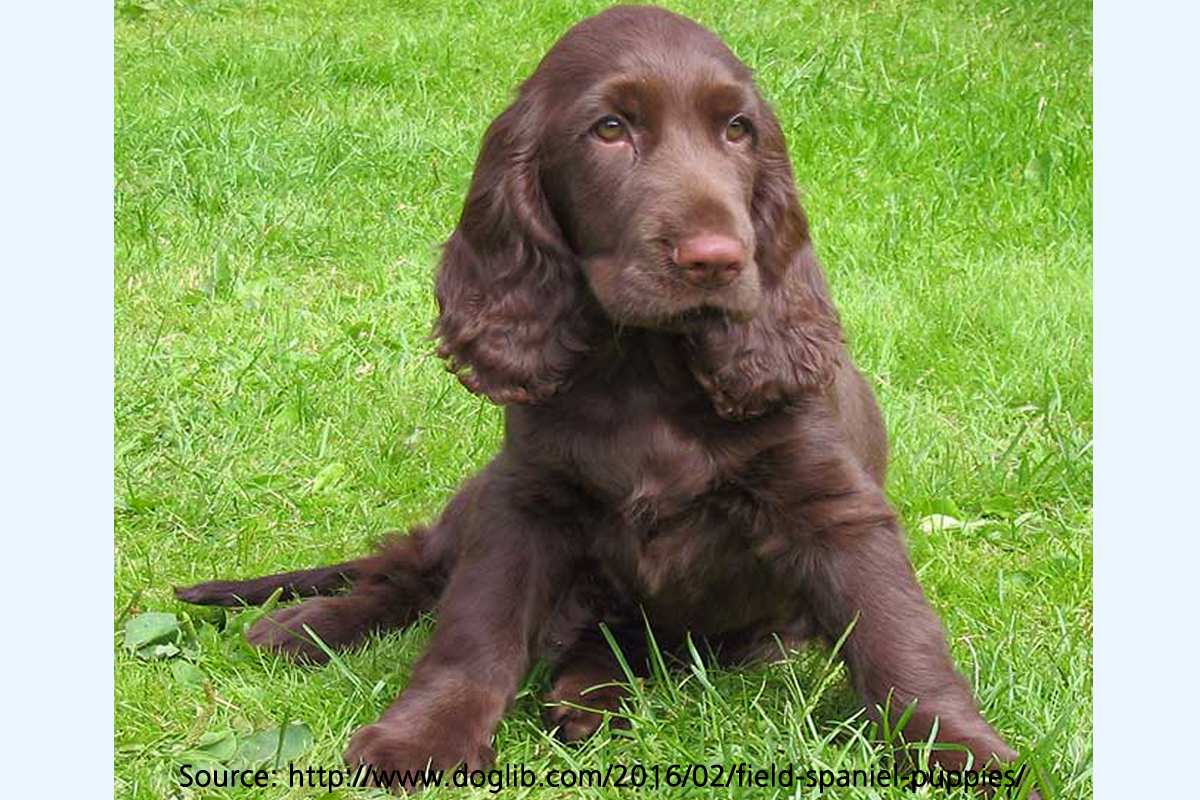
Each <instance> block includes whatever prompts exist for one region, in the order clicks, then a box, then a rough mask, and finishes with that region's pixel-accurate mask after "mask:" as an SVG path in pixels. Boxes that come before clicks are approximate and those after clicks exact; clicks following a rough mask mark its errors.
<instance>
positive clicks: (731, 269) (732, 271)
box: [671, 233, 746, 289]
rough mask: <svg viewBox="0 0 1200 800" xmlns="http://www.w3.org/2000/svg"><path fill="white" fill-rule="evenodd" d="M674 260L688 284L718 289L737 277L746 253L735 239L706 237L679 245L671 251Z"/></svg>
mask: <svg viewBox="0 0 1200 800" xmlns="http://www.w3.org/2000/svg"><path fill="white" fill-rule="evenodd" d="M671 260H672V261H674V262H675V263H676V264H677V265H678V266H679V267H680V268H682V270H683V276H684V277H685V278H686V279H687V280H688V282H689V283H694V284H695V285H697V286H702V287H704V288H707V289H715V288H717V287H720V286H725V285H726V284H728V283H729V282H730V281H732V280H733V279H734V278H736V277H737V276H738V273H739V272H741V271H742V265H743V264H744V262H745V260H746V251H745V249H744V248H743V247H742V243H741V242H739V241H738V240H737V239H735V238H733V237H732V236H722V235H720V234H715V233H703V234H700V235H698V236H689V237H688V238H686V239H682V240H681V241H679V243H678V244H676V245H675V249H674V250H672V251H671Z"/></svg>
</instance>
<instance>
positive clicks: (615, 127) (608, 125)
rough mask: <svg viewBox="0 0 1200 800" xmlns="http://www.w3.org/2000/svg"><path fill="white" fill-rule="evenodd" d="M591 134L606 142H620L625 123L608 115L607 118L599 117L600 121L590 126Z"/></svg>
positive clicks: (623, 135)
mask: <svg viewBox="0 0 1200 800" xmlns="http://www.w3.org/2000/svg"><path fill="white" fill-rule="evenodd" d="M592 133H594V134H596V136H598V137H600V138H601V139H603V140H604V141H606V142H616V141H620V140H621V139H623V138H624V137H625V123H624V122H622V121H621V118H620V117H614V116H613V115H611V114H609V115H608V116H607V117H601V119H600V121H599V122H597V123H596V124H595V125H593V126H592Z"/></svg>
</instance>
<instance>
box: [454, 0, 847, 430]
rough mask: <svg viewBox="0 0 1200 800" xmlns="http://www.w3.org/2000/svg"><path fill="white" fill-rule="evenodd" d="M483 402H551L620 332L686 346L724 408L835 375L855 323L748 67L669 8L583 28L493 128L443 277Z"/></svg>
mask: <svg viewBox="0 0 1200 800" xmlns="http://www.w3.org/2000/svg"><path fill="white" fill-rule="evenodd" d="M438 300H439V304H440V309H441V314H440V317H439V320H438V324H437V329H436V333H437V335H438V336H439V337H440V339H441V347H440V352H441V354H442V355H443V356H445V357H447V358H448V359H449V361H450V364H451V368H452V369H453V370H455V371H456V372H457V374H458V375H459V377H460V379H461V380H462V381H463V383H464V384H465V385H466V386H467V387H468V388H470V389H471V390H472V391H476V392H479V393H482V394H485V395H487V396H488V397H490V398H491V399H493V400H495V401H496V402H500V403H515V402H523V403H536V402H542V401H545V400H547V399H548V398H549V397H551V396H553V395H554V394H556V393H557V392H559V391H560V390H561V389H562V388H563V387H564V386H566V385H567V384H568V383H569V380H570V377H571V372H572V370H573V368H574V367H575V366H576V364H577V363H578V362H579V360H580V359H581V358H582V357H583V356H584V355H585V354H586V353H587V352H588V351H589V350H590V348H591V347H592V346H593V345H594V344H595V342H596V340H597V338H598V337H603V336H604V335H606V329H607V331H608V332H611V330H612V328H613V327H628V326H635V327H645V328H653V329H660V330H664V331H670V332H673V333H677V334H679V335H680V336H681V337H682V341H683V344H684V352H686V353H687V354H688V357H689V361H690V363H691V365H692V369H693V372H694V373H695V375H696V377H697V379H698V380H699V381H700V383H701V384H702V385H704V386H705V388H706V389H708V390H709V392H710V394H712V396H713V400H714V405H715V407H716V409H717V411H718V412H719V413H722V414H723V415H724V416H728V417H743V416H750V415H753V414H757V413H761V412H763V411H765V410H767V409H769V408H771V407H773V406H775V405H778V404H779V403H782V402H786V401H787V400H789V399H792V398H793V397H794V396H795V395H796V394H797V393H798V392H800V391H802V390H803V389H804V388H805V387H808V386H812V385H816V384H821V383H824V382H825V381H827V380H828V379H829V376H830V374H831V370H832V367H833V363H834V361H835V360H836V358H837V352H838V342H839V339H840V331H839V328H838V324H837V319H836V315H835V314H834V312H833V310H832V307H831V305H830V303H829V301H828V295H827V291H826V289H825V284H824V279H823V277H822V276H821V273H820V268H819V266H818V265H817V263H816V260H815V258H814V257H813V255H812V252H811V246H810V244H809V241H808V228H807V221H806V219H805V217H804V213H803V211H802V210H801V208H800V205H799V202H798V201H797V197H796V190H795V185H794V180H793V176H792V170H791V165H790V163H789V160H788V155H787V150H786V147H785V144H784V139H783V133H782V131H781V130H780V127H779V123H778V121H777V120H776V118H775V115H774V114H773V113H772V111H771V108H770V107H769V106H768V104H767V103H766V102H765V101H764V100H763V98H762V96H761V95H760V94H759V92H758V90H757V89H756V88H755V86H754V84H753V82H752V80H751V75H750V71H749V69H747V68H746V66H745V65H743V64H742V63H741V62H740V61H739V60H738V59H737V58H736V57H735V56H734V55H733V54H732V53H731V52H730V51H729V49H728V48H727V47H726V46H725V45H724V44H723V43H722V42H721V41H720V40H719V39H717V38H716V37H715V36H714V35H713V34H711V33H710V32H708V31H707V30H705V29H704V28H702V27H700V26H699V25H696V24H695V23H693V22H691V21H690V20H687V19H685V18H684V17H680V16H678V15H676V14H672V13H670V12H668V11H664V10H662V9H657V8H651V7H632V6H618V7H615V8H612V9H609V10H608V11H605V12H603V13H601V14H599V15H597V16H595V17H592V18H590V19H587V20H585V21H583V22H581V23H580V24H578V25H576V26H575V27H574V28H572V29H571V30H570V31H569V32H568V33H567V34H566V35H565V36H563V38H562V39H560V40H559V42H558V43H557V44H555V45H554V47H553V48H552V49H551V50H550V52H549V53H547V55H546V56H545V58H544V59H543V60H542V62H541V64H540V65H539V66H538V68H537V70H536V72H535V73H534V74H533V76H531V77H530V78H529V79H528V80H527V81H526V82H525V83H524V84H523V85H522V86H521V88H520V91H519V94H518V97H517V99H516V101H515V102H514V103H513V104H512V105H511V106H510V107H509V108H508V109H507V110H505V111H504V113H502V114H501V115H500V116H499V117H498V118H497V119H496V120H495V121H494V122H493V123H492V125H491V127H490V128H489V129H488V132H487V135H486V136H485V139H484V144H483V148H482V151H481V153H480V156H479V160H478V162H477V164H476V168H475V175H474V178H473V180H472V184H471V189H470V192H469V194H468V197H467V201H466V204H465V207H464V209H463V215H462V219H461V220H460V222H459V225H458V228H457V230H456V231H455V232H454V234H453V235H452V236H451V238H450V240H449V242H448V243H447V245H446V249H445V252H444V255H443V259H442V264H441V268H440V271H439V277H438Z"/></svg>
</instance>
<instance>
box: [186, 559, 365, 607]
mask: <svg viewBox="0 0 1200 800" xmlns="http://www.w3.org/2000/svg"><path fill="white" fill-rule="evenodd" d="M371 561H373V559H371V558H359V559H355V560H353V561H343V562H342V563H341V564H330V565H329V566H327V567H316V568H315V569H302V570H297V571H295V572H281V573H279V574H278V575H264V576H263V577H261V578H249V579H247V580H244V581H208V582H207V583H197V584H196V585H195V586H176V587H175V596H176V597H178V598H179V599H180V600H183V601H185V602H188V603H195V604H196V605H201V606H259V605H262V604H263V603H265V602H267V599H268V598H269V597H270V596H271V595H272V594H274V593H275V592H276V591H277V590H280V589H282V590H283V595H282V597H281V598H280V599H282V600H292V599H296V598H300V597H315V596H317V595H324V594H337V593H338V592H339V591H341V590H342V589H345V588H346V587H347V586H349V585H350V584H351V583H353V582H354V581H356V580H358V578H359V576H360V575H362V572H363V569H364V568H365V567H366V566H367V565H368V563H370V562H371Z"/></svg>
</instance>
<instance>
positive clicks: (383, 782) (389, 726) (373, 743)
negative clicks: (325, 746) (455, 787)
mask: <svg viewBox="0 0 1200 800" xmlns="http://www.w3.org/2000/svg"><path fill="white" fill-rule="evenodd" d="M345 758H346V763H347V764H349V765H350V767H351V769H352V771H354V774H355V776H356V778H355V779H356V781H357V782H358V783H359V784H361V785H366V786H379V787H382V788H385V789H388V790H390V791H392V792H394V793H396V794H399V793H400V792H415V791H420V790H421V789H424V788H426V787H427V786H435V785H439V784H438V781H439V780H440V779H441V778H440V776H441V774H442V773H443V772H444V771H446V770H450V769H453V768H454V767H457V766H458V765H459V764H466V766H467V769H469V770H476V769H487V768H488V767H490V766H491V765H492V764H493V763H495V761H496V754H495V752H494V751H493V750H492V748H491V747H490V746H489V745H488V744H487V742H480V741H474V740H473V739H472V738H471V737H470V736H465V735H463V733H462V732H461V731H458V730H451V729H449V728H447V729H445V730H437V729H434V726H431V725H416V726H410V725H407V724H403V723H402V722H401V721H400V720H385V721H381V722H376V723H374V724H372V725H367V726H366V727H365V728H360V729H359V731H358V733H356V734H354V736H353V737H351V739H350V746H349V747H348V748H347V749H346V756H345Z"/></svg>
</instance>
